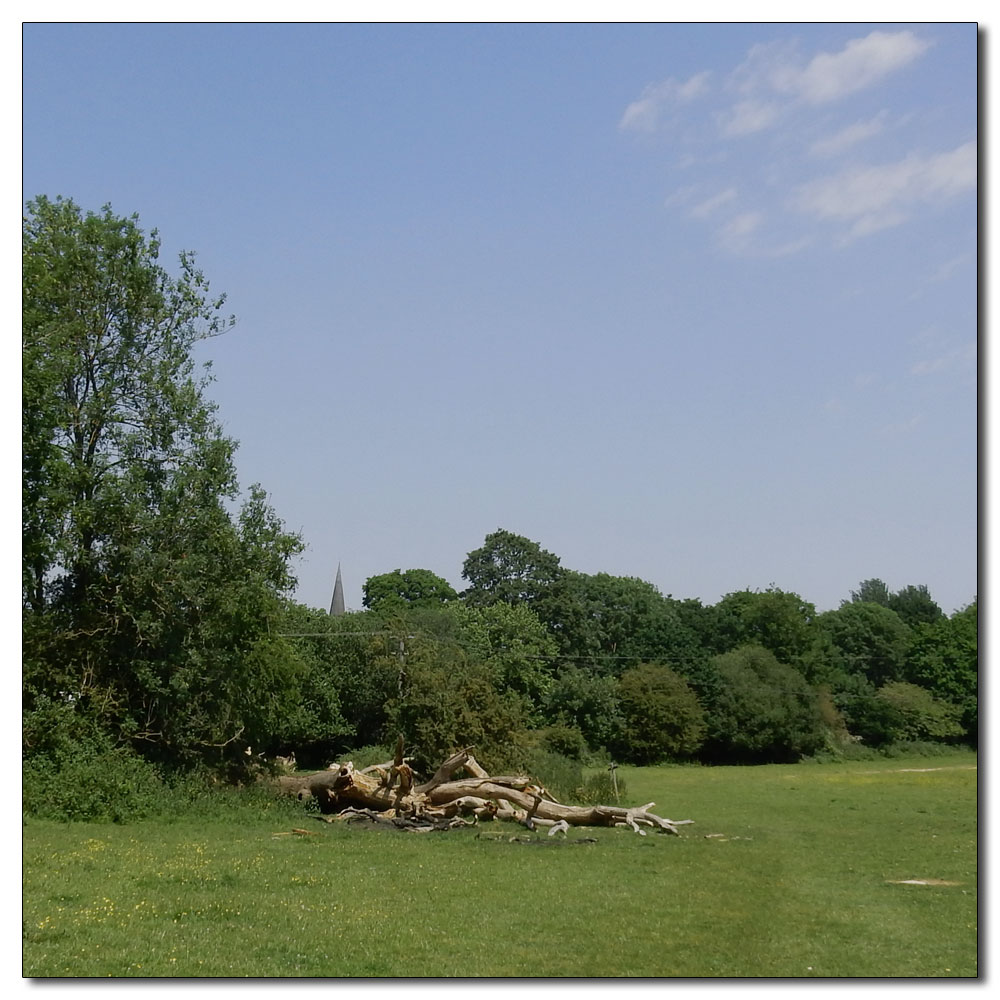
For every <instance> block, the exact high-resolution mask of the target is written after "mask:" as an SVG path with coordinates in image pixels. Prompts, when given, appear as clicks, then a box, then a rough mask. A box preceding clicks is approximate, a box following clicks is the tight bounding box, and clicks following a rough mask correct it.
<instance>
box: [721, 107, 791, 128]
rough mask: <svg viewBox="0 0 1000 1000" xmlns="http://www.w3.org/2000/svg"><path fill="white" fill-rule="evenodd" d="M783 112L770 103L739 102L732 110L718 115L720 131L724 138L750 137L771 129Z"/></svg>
mask: <svg viewBox="0 0 1000 1000" xmlns="http://www.w3.org/2000/svg"><path fill="white" fill-rule="evenodd" d="M780 114H781V110H780V108H779V107H778V105H777V104H774V103H771V102H769V101H737V103H736V104H734V105H733V106H732V107H731V108H729V109H728V110H726V111H721V112H719V113H718V114H717V115H716V121H718V123H719V131H720V132H721V133H722V134H723V135H724V136H739V135H750V134H751V133H753V132H760V131H762V130H763V129H766V128H770V127H771V126H772V125H773V124H774V123H775V122H776V121H777V120H778V117H779V115H780Z"/></svg>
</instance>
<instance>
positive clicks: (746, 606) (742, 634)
mask: <svg viewBox="0 0 1000 1000" xmlns="http://www.w3.org/2000/svg"><path fill="white" fill-rule="evenodd" d="M715 608H716V615H717V616H718V617H717V622H718V627H719V629H720V630H721V631H722V633H723V634H724V635H726V636H727V638H728V642H727V649H735V648H736V647H738V646H745V645H758V646H763V647H764V649H768V650H770V651H771V652H772V653H773V654H774V655H775V656H776V657H777V658H778V659H779V660H780V661H781V662H782V663H797V662H798V660H799V659H800V657H802V655H803V654H804V653H805V652H806V650H807V649H809V647H810V645H811V644H812V641H813V634H814V628H813V622H814V620H815V618H816V608H815V606H814V605H813V604H812V603H810V602H809V601H805V600H803V599H802V598H801V597H799V595H798V594H795V593H792V592H791V591H784V590H780V589H779V588H778V587H775V586H770V587H768V588H767V590H739V591H735V592H733V593H731V594H726V596H725V597H723V598H722V600H721V601H719V603H718V604H717V605H716V606H715Z"/></svg>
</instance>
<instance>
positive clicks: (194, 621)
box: [22, 197, 301, 759]
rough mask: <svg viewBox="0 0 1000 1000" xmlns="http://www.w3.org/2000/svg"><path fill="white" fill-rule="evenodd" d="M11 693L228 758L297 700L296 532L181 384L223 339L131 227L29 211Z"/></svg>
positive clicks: (187, 260)
mask: <svg viewBox="0 0 1000 1000" xmlns="http://www.w3.org/2000/svg"><path fill="white" fill-rule="evenodd" d="M22 237H23V246H22V250H23V326H22V350H23V364H24V382H23V424H22V432H23V438H24V440H23V456H24V459H23V464H24V467H23V484H24V485H23V490H24V493H23V507H22V513H23V554H24V558H23V572H22V581H23V586H22V605H23V612H24V658H25V671H24V674H25V686H26V694H27V698H28V701H29V703H30V701H31V699H32V698H33V697H35V696H36V695H43V696H49V697H52V698H55V699H58V700H61V701H64V702H71V703H72V704H74V705H75V706H77V708H78V709H79V710H86V711H88V712H90V713H91V714H93V715H94V716H96V717H97V718H99V719H100V720H101V722H102V723H103V724H105V725H106V726H108V727H110V728H111V729H113V730H114V731H115V732H118V733H120V734H121V735H124V736H129V737H131V738H132V739H133V740H135V741H136V742H137V743H138V744H140V745H142V746H144V747H146V748H147V749H148V750H149V751H150V753H152V754H154V755H158V756H162V757H167V758H173V759H180V758H188V757H193V756H205V755H209V756H211V755H213V754H214V755H218V754H221V753H225V752H234V751H235V750H236V749H238V747H239V745H240V744H241V743H242V742H245V741H249V740H253V739H254V738H255V737H256V736H257V735H260V734H262V733H263V732H265V731H266V729H267V728H268V727H269V726H270V725H271V724H272V723H273V720H274V718H275V716H276V715H278V714H280V713H281V711H282V710H283V706H284V705H286V704H288V703H290V702H292V701H294V699H295V697H296V694H295V690H296V675H297V671H298V670H299V669H300V666H301V664H300V662H299V661H298V659H297V657H296V655H295V651H294V650H293V649H292V647H291V646H289V645H287V644H286V643H285V642H284V641H283V640H282V639H281V638H280V637H278V636H275V635H271V634H270V632H271V630H270V627H269V626H270V625H271V624H272V623H275V622H276V621H277V620H278V617H279V615H280V614H281V613H282V611H283V607H284V601H285V597H286V595H287V593H288V592H289V591H290V590H291V588H292V587H293V586H294V578H293V577H292V575H291V572H290V569H289V562H290V559H291V558H292V557H293V556H294V555H295V554H296V553H297V552H298V551H299V550H300V548H301V542H300V540H299V539H298V537H297V536H295V535H293V534H289V533H287V532H285V531H284V529H283V527H282V525H281V523H280V522H279V520H278V519H277V517H276V516H275V515H274V512H273V511H272V510H271V508H270V507H269V505H268V504H267V501H266V496H265V494H264V493H263V491H262V490H260V489H259V488H256V487H255V488H254V489H253V490H252V491H251V493H250V496H249V498H248V499H247V500H246V501H245V502H244V504H243V506H242V509H241V510H240V511H239V513H238V514H236V515H233V514H232V513H231V511H232V510H233V509H234V507H238V506H239V499H240V490H239V487H238V484H237V481H236V475H235V466H234V461H233V453H234V450H235V447H236V446H235V443H234V442H233V441H231V440H229V439H228V438H226V437H225V436H224V435H223V434H222V432H221V429H220V426H219V424H218V422H217V420H216V418H215V415H214V410H215V408H214V406H213V404H211V403H210V402H209V401H208V400H207V399H206V397H205V389H206V386H207V384H208V376H207V374H204V373H199V372H197V371H196V366H195V363H194V359H193V347H194V344H195V342H196V341H198V340H199V339H201V338H203V337H208V336H212V335H215V334H217V333H220V332H222V331H224V330H225V329H227V328H228V327H229V326H230V325H231V322H232V321H231V320H227V319H226V318H225V317H224V316H223V315H222V312H221V308H222V305H223V299H222V298H221V297H215V298H213V297H211V296H210V294H209V288H208V282H207V281H206V280H205V278H204V276H203V275H202V273H201V272H200V271H199V270H198V269H197V268H196V267H195V265H194V258H193V256H192V255H190V254H182V255H181V257H180V273H179V275H178V276H176V277H174V276H171V275H170V274H169V273H168V272H167V271H166V270H165V269H164V268H163V267H162V266H161V265H160V264H159V259H158V258H159V241H158V238H157V235H156V233H155V231H154V232H153V233H151V234H149V235H148V236H147V235H146V234H145V233H143V231H142V230H141V229H140V228H139V225H138V219H137V217H136V216H132V217H129V218H125V217H121V216H117V215H115V214H114V213H113V212H112V210H111V208H110V207H105V208H104V209H103V210H102V211H101V212H99V213H93V212H88V213H86V214H84V213H83V212H82V211H81V210H80V208H78V207H77V206H76V205H75V204H74V203H73V202H72V201H68V200H63V199H56V200H54V201H52V200H49V199H47V198H44V197H40V198H37V199H35V200H34V201H32V202H30V203H29V204H28V206H27V212H26V215H25V217H24V224H23V231H22Z"/></svg>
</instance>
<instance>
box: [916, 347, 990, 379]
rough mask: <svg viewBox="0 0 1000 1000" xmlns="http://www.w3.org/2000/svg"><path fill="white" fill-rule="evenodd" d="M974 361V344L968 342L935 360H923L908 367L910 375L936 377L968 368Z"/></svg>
mask: <svg viewBox="0 0 1000 1000" xmlns="http://www.w3.org/2000/svg"><path fill="white" fill-rule="evenodd" d="M975 360H976V344H975V342H970V343H968V344H964V345H962V346H961V347H957V348H955V349H954V350H951V351H948V352H947V353H945V354H941V355H939V356H938V357H935V358H925V359H924V360H923V361H918V362H917V363H916V364H914V365H912V366H911V367H910V374H911V375H937V374H940V373H943V372H949V371H953V370H954V369H956V368H959V367H968V365H969V364H970V363H973V362H975Z"/></svg>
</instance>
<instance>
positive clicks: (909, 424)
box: [879, 414, 923, 437]
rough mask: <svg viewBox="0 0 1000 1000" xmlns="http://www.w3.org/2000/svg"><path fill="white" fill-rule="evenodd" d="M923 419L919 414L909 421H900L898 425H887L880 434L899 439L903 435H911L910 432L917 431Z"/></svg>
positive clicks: (880, 429) (881, 429)
mask: <svg viewBox="0 0 1000 1000" xmlns="http://www.w3.org/2000/svg"><path fill="white" fill-rule="evenodd" d="M922 419H923V418H922V417H921V416H920V415H919V414H915V415H914V416H912V417H910V418H909V420H900V421H899V422H898V423H894V424H885V425H884V426H883V427H880V428H879V432H880V433H881V434H882V435H883V436H885V437H899V436H900V435H901V434H909V433H910V431H912V430H916V428H917V427H918V426H919V425H920V423H921V421H922Z"/></svg>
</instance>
